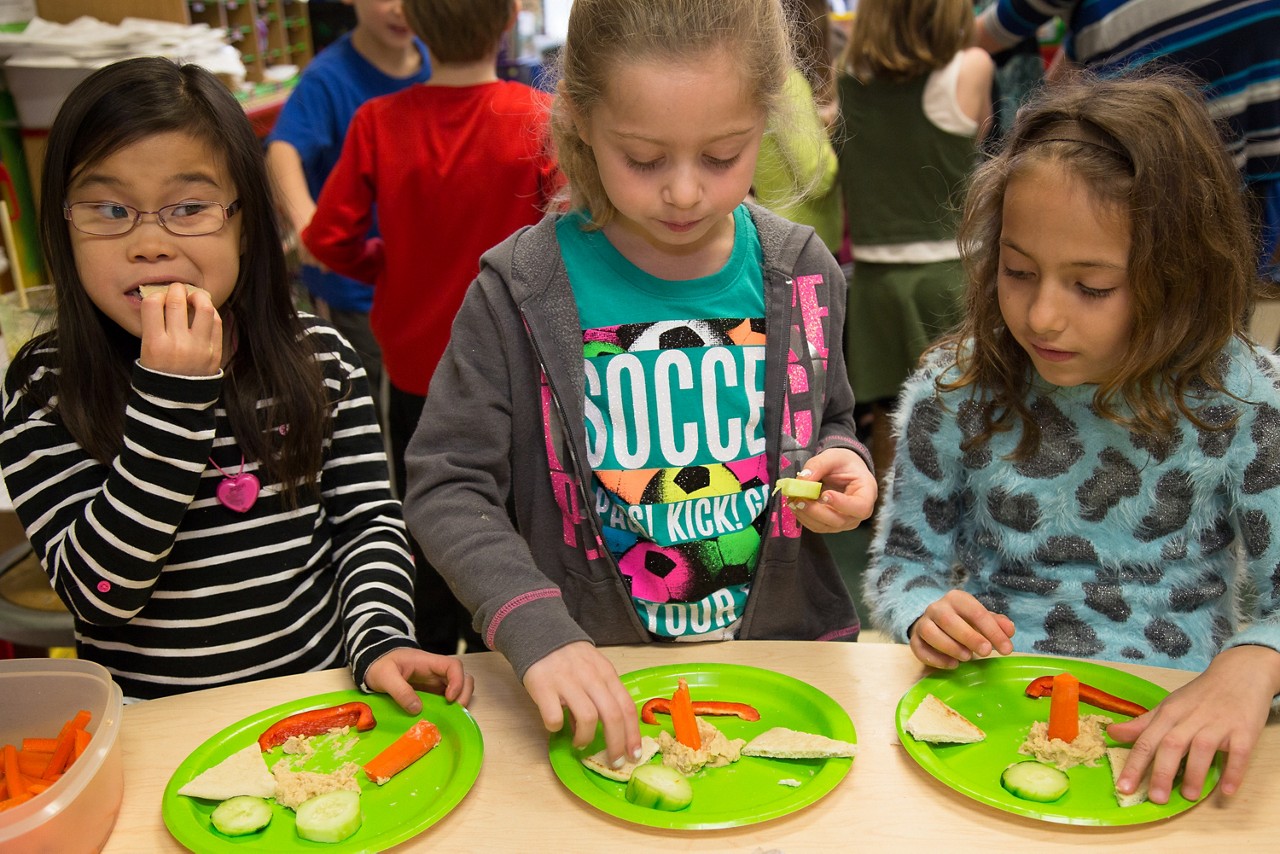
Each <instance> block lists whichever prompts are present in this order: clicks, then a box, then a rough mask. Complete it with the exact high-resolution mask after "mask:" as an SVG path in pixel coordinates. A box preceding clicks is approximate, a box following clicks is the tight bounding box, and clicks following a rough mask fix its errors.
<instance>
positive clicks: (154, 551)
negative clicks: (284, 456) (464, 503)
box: [0, 317, 414, 699]
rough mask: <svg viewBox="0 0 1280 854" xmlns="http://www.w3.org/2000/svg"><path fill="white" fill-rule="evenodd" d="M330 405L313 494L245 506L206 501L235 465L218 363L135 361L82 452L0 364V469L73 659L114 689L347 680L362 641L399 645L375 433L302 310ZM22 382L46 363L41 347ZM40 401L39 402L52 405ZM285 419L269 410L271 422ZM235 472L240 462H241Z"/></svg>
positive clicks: (336, 341) (270, 490) (368, 411)
mask: <svg viewBox="0 0 1280 854" xmlns="http://www.w3.org/2000/svg"><path fill="white" fill-rule="evenodd" d="M304 324H305V325H306V329H305V332H306V334H307V335H309V336H311V337H312V338H313V339H314V340H315V342H316V351H317V353H318V356H317V358H318V359H319V360H320V362H321V363H322V365H323V371H324V376H325V384H326V388H327V389H328V393H329V400H330V408H329V411H328V413H327V414H325V413H317V417H328V418H330V419H331V420H332V438H331V440H330V441H329V442H328V443H327V445H326V448H325V454H324V463H323V468H322V471H321V473H320V487H321V494H320V496H319V500H318V501H316V500H314V499H312V498H308V497H305V496H304V498H303V501H304V503H302V504H301V506H299V507H298V508H296V509H289V508H287V507H286V506H285V504H284V502H283V498H282V496H281V494H280V491H279V489H278V488H277V487H278V485H277V484H271V483H266V482H264V483H263V484H262V492H261V494H260V496H259V498H258V500H257V502H256V503H255V504H254V506H253V507H252V509H251V510H249V512H247V513H243V514H241V513H235V512H233V511H231V510H229V509H227V508H226V507H223V506H222V505H221V504H220V503H219V502H218V500H217V497H216V490H217V486H218V483H219V482H220V481H221V480H222V479H223V474H222V473H220V472H219V471H218V469H217V468H216V467H215V466H213V465H211V464H210V458H212V460H213V461H214V462H216V463H217V465H218V466H220V467H221V468H222V470H223V471H225V472H226V473H227V474H228V475H235V474H236V473H237V472H239V471H240V468H241V466H242V456H241V452H240V449H239V446H238V445H237V444H236V441H235V438H234V436H233V435H232V432H231V429H230V424H229V422H228V420H227V417H226V412H225V411H224V410H223V409H222V407H221V406H220V394H221V388H222V383H223V381H224V380H223V376H222V375H219V376H216V377H202V378H189V377H178V376H172V375H168V374H161V373H157V372H153V371H149V370H147V369H145V368H142V367H141V366H138V365H135V366H134V369H133V388H132V392H131V394H130V396H129V399H128V409H127V420H126V425H125V445H124V450H123V452H122V453H121V454H120V456H119V457H117V458H116V459H115V460H114V461H113V463H112V465H110V466H105V465H102V464H101V463H99V462H98V461H96V460H94V459H93V458H91V457H90V456H89V455H88V454H87V453H86V452H85V451H84V450H83V449H82V448H81V447H79V446H78V445H77V444H76V443H75V441H74V440H73V439H72V438H71V435H70V434H69V433H68V432H67V430H66V428H65V427H64V426H63V424H62V422H61V420H60V418H59V417H58V415H57V414H56V412H50V411H49V410H48V409H37V408H35V407H34V406H33V402H32V401H31V400H30V399H29V398H28V397H26V396H24V395H21V394H18V393H17V390H18V388H19V387H20V386H21V382H20V378H18V377H14V376H8V377H6V378H5V387H4V400H3V421H2V424H0V468H2V469H3V471H4V479H5V483H6V486H7V487H8V490H9V493H10V495H11V496H12V498H13V503H14V507H15V510H16V512H17V514H18V517H19V519H20V520H21V521H22V524H23V525H24V527H25V528H26V531H27V536H28V538H29V539H30V541H31V543H32V545H33V546H34V548H35V551H36V554H37V555H38V556H39V558H40V560H41V563H42V564H43V566H44V568H45V571H46V572H47V573H48V574H49V576H50V578H51V579H52V582H53V585H54V588H55V589H56V590H57V592H58V594H59V596H61V597H62V600H63V601H64V602H65V603H66V604H67V607H68V608H70V610H71V611H72V613H73V614H74V616H75V629H76V641H77V647H78V650H79V654H80V656H81V657H83V658H86V659H91V660H93V661H97V662H99V663H101V664H103V665H104V666H105V667H107V668H108V669H109V670H110V671H111V672H112V674H113V675H114V676H115V678H116V681H117V682H119V683H120V685H121V687H122V688H123V689H124V693H125V696H126V697H127V698H130V699H147V698H153V697H159V696H163V695H166V694H174V693H180V692H182V691H187V690H194V689H199V688H209V687H213V686H217V685H223V684H227V683H232V682H243V681H247V680H253V679H261V678H267V677H271V676H279V675H283V674H288V673H298V672H302V671H308V670H319V669H324V668H329V667H336V666H341V665H343V664H344V663H345V664H349V665H350V666H351V668H352V672H353V675H354V676H355V679H356V682H357V684H361V685H362V684H363V679H364V672H365V670H366V669H367V667H368V666H369V664H370V663H371V662H372V661H373V660H374V659H376V658H377V657H378V656H380V655H381V654H383V653H384V652H387V651H389V650H391V649H393V648H396V647H402V646H413V645H414V641H413V628H412V627H413V594H412V587H413V581H412V578H413V567H412V563H411V560H410V557H409V552H408V545H407V540H406V535H405V528H404V521H403V518H402V514H401V508H400V504H399V502H398V501H396V500H395V499H394V498H393V497H392V495H391V490H390V483H389V480H388V476H387V463H386V459H385V456H384V453H383V444H382V438H381V435H380V433H379V430H378V425H377V422H376V420H375V416H374V409H373V402H372V399H371V398H370V396H369V393H368V389H367V386H366V382H365V378H364V369H363V368H361V367H360V365H359V362H358V359H357V357H356V356H355V354H354V352H353V351H352V349H351V347H350V346H349V345H348V344H347V343H346V342H345V341H344V340H343V339H342V338H341V337H340V336H339V335H338V334H337V333H336V332H335V331H334V330H332V329H331V328H329V327H327V326H324V325H322V324H321V323H320V322H319V321H317V320H316V319H315V318H311V317H306V318H304ZM40 355H41V360H42V366H41V367H40V368H38V369H37V371H36V374H35V382H36V383H37V384H40V383H49V382H51V381H52V379H53V376H54V373H53V371H54V369H53V368H52V367H51V366H52V364H53V355H54V352H53V350H52V349H51V348H50V349H47V350H43V351H41V354H40ZM55 405H56V404H55ZM273 429H286V430H287V425H273ZM244 470H245V471H246V472H254V473H255V474H257V475H258V476H259V477H260V478H262V477H264V476H263V475H262V474H261V473H259V472H258V470H257V465H256V463H254V462H252V461H250V462H248V463H247V464H244Z"/></svg>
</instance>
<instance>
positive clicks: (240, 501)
mask: <svg viewBox="0 0 1280 854" xmlns="http://www.w3.org/2000/svg"><path fill="white" fill-rule="evenodd" d="M209 464H210V465H212V466H213V467H214V468H216V469H217V470H218V473H219V474H221V475H222V481H221V482H220V483H219V484H218V503H219V504H221V505H222V506H223V507H225V508H227V509H228V510H233V511H235V512H236V513H248V512H249V508H250V507H252V506H253V504H254V502H255V501H257V500H258V493H259V492H260V491H261V490H262V484H261V483H259V482H258V478H257V477H255V476H254V475H253V474H251V473H247V472H245V470H244V454H241V455H240V471H238V472H236V473H235V474H233V475H232V474H227V473H226V472H225V471H223V470H222V466H220V465H218V464H217V463H215V462H214V461H213V457H210V458H209Z"/></svg>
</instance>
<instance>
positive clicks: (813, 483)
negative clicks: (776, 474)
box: [773, 477, 822, 501]
mask: <svg viewBox="0 0 1280 854" xmlns="http://www.w3.org/2000/svg"><path fill="white" fill-rule="evenodd" d="M773 491H774V492H781V493H782V494H783V495H785V496H787V497H788V498H798V499H800V500H802V501H817V500H818V499H819V498H821V497H822V482H821V481H817V480H799V479H797V478H794V477H780V478H778V481H777V483H775V484H774V487H773Z"/></svg>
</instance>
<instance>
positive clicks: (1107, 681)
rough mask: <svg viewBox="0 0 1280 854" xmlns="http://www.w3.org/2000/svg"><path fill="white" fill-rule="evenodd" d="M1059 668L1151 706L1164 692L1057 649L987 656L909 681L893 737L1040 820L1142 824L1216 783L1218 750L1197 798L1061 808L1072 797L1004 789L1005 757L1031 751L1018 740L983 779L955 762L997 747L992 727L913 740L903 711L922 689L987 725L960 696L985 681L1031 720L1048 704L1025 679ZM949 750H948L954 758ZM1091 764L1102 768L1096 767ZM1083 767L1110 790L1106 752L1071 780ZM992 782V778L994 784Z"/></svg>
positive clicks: (945, 775) (955, 778) (943, 774)
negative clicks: (981, 737)
mask: <svg viewBox="0 0 1280 854" xmlns="http://www.w3.org/2000/svg"><path fill="white" fill-rule="evenodd" d="M1063 672H1069V673H1071V674H1072V675H1074V676H1076V677H1077V678H1078V679H1080V681H1081V682H1085V683H1087V684H1089V685H1092V686H1094V687H1095V688H1100V689H1102V690H1104V691H1107V692H1108V693H1111V694H1115V695H1116V696H1121V697H1124V698H1125V699H1127V700H1132V701H1134V702H1136V703H1140V704H1142V705H1144V706H1147V707H1148V708H1152V707H1154V706H1155V705H1156V704H1157V703H1159V702H1160V700H1162V699H1163V698H1164V697H1166V696H1168V694H1169V691H1168V690H1167V689H1165V688H1161V687H1160V686H1159V685H1156V684H1155V683H1154V682H1149V681H1147V680H1146V679H1143V678H1142V677H1140V676H1135V675H1133V674H1131V673H1126V672H1124V671H1122V670H1117V669H1116V668H1114V667H1109V666H1107V665H1105V664H1100V663H1096V662H1091V661H1085V660H1082V659H1063V658H1057V657H1054V656H1035V655H1015V656H1010V657H1001V658H985V659H979V660H976V661H970V662H966V663H964V664H961V665H960V666H959V667H958V668H956V669H955V670H952V671H935V672H934V673H931V674H929V675H927V676H925V677H924V678H922V679H921V680H920V681H918V682H916V683H915V685H913V686H912V687H911V688H910V689H908V690H907V692H906V693H905V694H903V695H902V698H901V699H900V700H899V701H898V705H897V709H896V711H895V721H894V725H895V728H896V729H897V732H898V739H899V741H900V742H901V743H902V746H903V747H904V748H905V749H906V751H907V754H908V755H910V756H911V758H912V759H914V760H915V761H916V763H917V764H919V765H920V767H921V768H923V769H924V770H925V771H926V772H927V773H928V774H930V775H931V776H933V777H934V778H935V779H937V780H938V781H940V782H941V783H942V784H943V785H946V786H947V787H949V788H951V789H954V790H955V791H957V792H959V793H960V794H962V795H965V796H967V797H969V798H972V799H973V800H975V801H978V802H979V803H982V804H986V805H987V806H990V807H995V808H996V809H998V810H1002V811H1004V812H1008V813H1013V814H1015V815H1020V816H1025V817H1027V818H1033V819H1038V820H1040V821H1050V822H1057V823H1059V824H1071V825H1080V826H1094V827H1122V826H1127V825H1135V824H1146V823H1149V822H1153V821H1162V820H1164V819H1167V818H1170V817H1172V816H1175V815H1177V814H1178V813H1181V812H1184V811H1186V810H1188V809H1190V808H1191V807H1193V806H1195V805H1196V804H1197V803H1199V802H1200V801H1202V800H1204V799H1205V798H1206V797H1207V796H1208V795H1209V793H1210V792H1211V791H1213V788H1214V786H1216V785H1217V783H1218V778H1219V777H1220V775H1221V757H1219V758H1218V759H1217V760H1215V761H1214V764H1213V766H1212V767H1211V768H1210V769H1209V774H1208V777H1207V778H1206V780H1205V788H1204V791H1203V792H1202V793H1201V795H1200V799H1199V800H1197V801H1190V800H1187V799H1186V798H1184V797H1183V796H1182V794H1181V793H1180V792H1178V790H1177V789H1176V787H1175V789H1174V791H1173V792H1171V793H1170V795H1169V803H1167V804H1155V803H1152V802H1150V801H1147V802H1145V803H1142V804H1138V805H1136V806H1132V807H1121V806H1120V805H1119V804H1117V803H1115V799H1114V796H1112V799H1111V801H1110V804H1111V808H1110V809H1109V810H1107V811H1106V812H1104V813H1102V814H1096V815H1081V814H1078V813H1077V812H1076V811H1073V810H1068V809H1067V808H1066V807H1067V803H1069V802H1067V803H1062V802H1057V803H1051V804H1039V803H1035V802H1033V801H1024V800H1021V799H1019V798H1016V797H1014V796H1013V795H1011V794H1009V793H1008V792H1006V791H1005V790H1004V788H1003V787H1001V785H1000V780H999V770H1000V769H1001V768H1002V767H1003V766H1004V765H1007V764H1009V763H1012V762H1015V761H1017V760H1019V759H1026V758H1028V757H1026V756H1023V755H1022V754H1020V753H1018V752H1017V750H1018V744H1012V745H1010V746H1009V750H1008V753H1007V755H1004V754H1002V755H1001V757H1000V758H994V757H993V758H992V759H991V763H992V764H993V766H995V768H996V770H995V772H994V775H995V776H993V777H992V779H991V780H990V781H986V780H984V781H981V782H980V781H975V780H973V779H971V778H970V777H968V776H966V775H965V774H963V773H959V772H958V771H957V770H956V768H955V767H953V765H954V764H956V763H955V761H954V760H955V758H956V757H958V755H959V753H960V752H961V751H962V750H965V749H970V750H979V751H984V752H991V751H994V750H999V746H998V745H993V744H992V743H991V737H990V734H988V738H987V739H986V740H985V741H982V742H979V743H977V744H955V745H944V744H929V743H927V742H920V741H916V740H915V739H914V738H912V737H911V735H910V734H909V733H907V731H906V729H905V725H906V722H907V718H909V717H910V716H911V713H912V712H914V711H915V709H916V706H917V705H918V704H919V703H920V701H921V700H923V699H924V697H925V695H926V694H930V693H932V694H934V695H935V696H937V697H938V698H939V699H940V700H942V701H943V702H945V703H947V704H948V705H952V706H953V707H955V708H956V710H957V711H959V712H961V713H962V714H965V716H966V717H968V718H969V719H970V720H972V721H973V722H974V723H975V724H977V725H978V726H980V727H983V729H987V727H986V726H984V725H983V724H984V721H983V719H982V717H983V716H985V712H979V713H973V712H971V711H967V710H966V709H965V706H966V705H968V706H971V705H972V703H967V702H966V701H965V700H964V692H965V691H968V690H970V689H973V688H977V687H981V688H982V691H983V695H984V696H985V697H988V698H990V697H993V696H994V697H997V698H998V699H997V700H995V701H994V702H996V703H997V704H1003V703H1008V704H1010V705H1011V706H1013V707H1014V708H1016V709H1017V710H1018V714H1025V716H1026V724H1027V726H1028V727H1030V724H1031V722H1033V721H1036V720H1045V719H1047V716H1048V713H1049V707H1048V703H1047V702H1046V701H1044V700H1035V699H1032V698H1030V697H1027V696H1026V695H1025V693H1024V692H1025V689H1026V686H1027V684H1028V683H1029V682H1030V681H1031V680H1032V679H1034V678H1036V677H1039V676H1048V675H1054V674H1058V673H1063ZM1006 687H1007V688H1016V691H1014V690H1001V689H1002V688H1006ZM957 697H959V700H957V699H956V698H957ZM1084 708H1085V710H1086V711H1087V713H1088V714H1099V715H1109V716H1110V717H1113V718H1115V719H1116V720H1127V719H1128V718H1126V717H1125V716H1124V715H1119V714H1111V713H1109V712H1104V711H1102V710H1101V709H1095V708H1093V707H1092V706H1084ZM1019 743H1020V742H1019ZM1108 743H1109V744H1114V742H1111V741H1110V739H1108ZM948 757H951V759H949V758H948ZM1092 772H1100V774H1095V773H1092ZM1085 773H1088V774H1089V777H1090V778H1096V777H1099V776H1105V780H1106V784H1107V788H1108V794H1111V793H1112V792H1113V789H1112V785H1111V771H1110V769H1109V768H1108V767H1107V763H1106V760H1105V759H1103V760H1100V761H1099V763H1098V765H1097V766H1096V767H1093V768H1086V767H1084V766H1077V767H1076V768H1072V769H1070V770H1069V771H1068V774H1069V775H1070V776H1071V777H1072V786H1073V787H1074V786H1075V785H1076V784H1077V780H1076V778H1077V777H1079V776H1082V775H1083V774H1085ZM992 784H994V787H993V785H992ZM1069 795H1070V793H1069V792H1068V797H1069Z"/></svg>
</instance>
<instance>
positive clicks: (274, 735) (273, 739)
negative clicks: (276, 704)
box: [258, 703, 378, 753]
mask: <svg viewBox="0 0 1280 854" xmlns="http://www.w3.org/2000/svg"><path fill="white" fill-rule="evenodd" d="M377 723H378V722H377V721H376V720H374V718H373V709H371V708H369V704H368V703H343V704H342V705H341V706H330V707H328V708H327V709H310V710H309V711H305V712H298V713H297V714H296V715H289V716H288V717H286V718H281V719H280V720H278V721H276V722H275V723H273V724H272V725H271V726H269V727H267V729H266V732H264V733H263V734H262V735H260V736H258V747H260V748H262V751H263V753H265V752H267V751H268V750H270V749H271V748H273V747H275V746H276V745H278V744H284V743H285V742H286V741H288V740H289V739H290V738H291V737H293V736H295V735H296V736H299V737H303V736H308V735H322V734H324V733H326V732H328V731H329V730H331V729H339V728H341V727H344V726H353V727H355V728H356V729H357V730H359V731H360V732H364V731H365V730H367V729H373V728H374V727H375V726H376V725H377Z"/></svg>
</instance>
